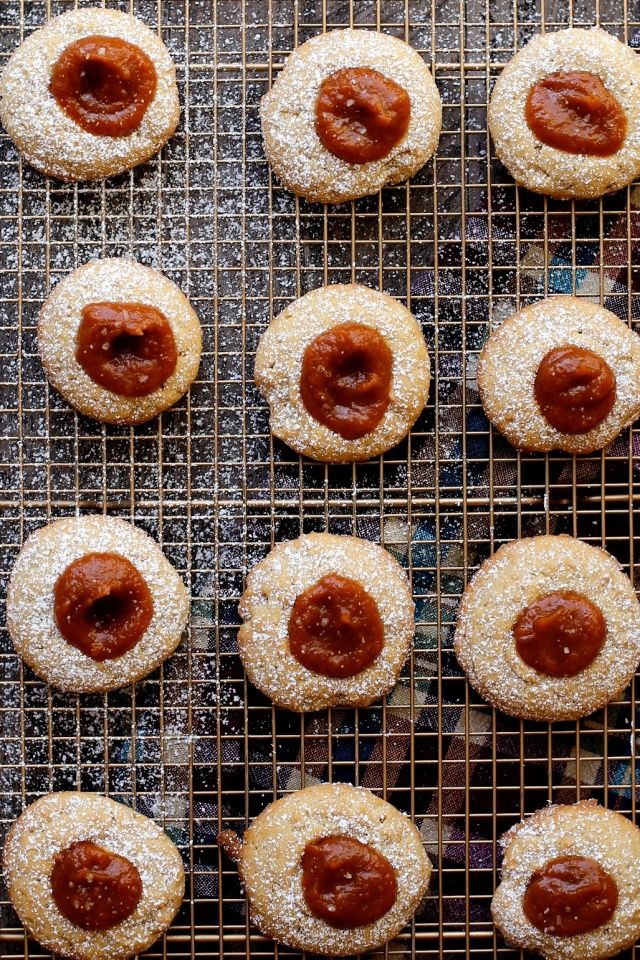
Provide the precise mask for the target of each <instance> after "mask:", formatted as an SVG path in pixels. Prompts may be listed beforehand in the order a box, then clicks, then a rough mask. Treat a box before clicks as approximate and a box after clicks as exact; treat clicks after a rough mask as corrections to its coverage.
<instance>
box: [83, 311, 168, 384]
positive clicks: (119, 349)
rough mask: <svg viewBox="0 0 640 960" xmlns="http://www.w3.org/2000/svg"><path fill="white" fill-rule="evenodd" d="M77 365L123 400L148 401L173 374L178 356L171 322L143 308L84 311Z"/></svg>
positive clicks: (95, 381)
mask: <svg viewBox="0 0 640 960" xmlns="http://www.w3.org/2000/svg"><path fill="white" fill-rule="evenodd" d="M76 360H77V361H78V363H79V364H80V366H81V367H82V369H83V370H84V372H85V373H86V374H87V376H89V377H91V379H92V380H93V382H94V383H97V384H98V386H100V387H104V389H105V390H110V391H111V392H112V393H117V394H118V395H119V396H121V397H147V396H149V394H151V393H154V392H155V391H156V390H159V389H160V387H162V386H163V385H164V384H165V383H166V381H167V380H168V379H169V377H170V376H171V375H172V374H173V373H174V371H175V369H176V365H177V363H178V350H177V347H176V341H175V337H174V336H173V331H172V329H171V325H170V324H169V321H168V320H167V318H166V317H165V316H164V314H162V313H160V311H159V310H156V308H155V307H150V306H146V305H144V304H141V303H89V304H87V306H85V307H83V308H82V319H81V321H80V327H79V329H78V335H77V339H76Z"/></svg>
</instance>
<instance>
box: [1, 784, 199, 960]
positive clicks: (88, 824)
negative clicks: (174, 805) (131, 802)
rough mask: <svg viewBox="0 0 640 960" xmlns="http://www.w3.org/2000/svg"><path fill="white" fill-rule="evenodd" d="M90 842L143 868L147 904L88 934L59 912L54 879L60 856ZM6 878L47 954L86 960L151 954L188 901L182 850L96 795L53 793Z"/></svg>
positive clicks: (22, 838) (30, 818) (8, 855)
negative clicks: (185, 899) (184, 900)
mask: <svg viewBox="0 0 640 960" xmlns="http://www.w3.org/2000/svg"><path fill="white" fill-rule="evenodd" d="M81 840H89V841H92V842H94V843H97V844H98V845H99V846H103V847H104V848H105V849H106V850H108V851H110V852H111V853H117V854H119V855H120V856H123V857H126V858H127V859H128V860H129V861H130V862H131V863H133V864H134V866H135V867H137V869H138V871H139V873H140V878H141V880H142V897H141V899H140V902H139V903H138V905H137V907H136V909H135V910H134V912H133V913H132V914H131V916H130V917H128V918H127V919H126V920H123V921H122V922H121V923H119V924H117V925H116V926H115V927H111V928H110V929H108V930H103V931H85V930H82V929H81V928H80V927H78V926H76V925H75V924H74V923H71V922H70V921H69V920H67V919H66V917H64V916H63V915H62V914H61V913H60V911H59V910H58V908H57V906H56V904H55V902H54V900H53V897H52V894H51V884H50V876H51V870H52V867H53V860H54V857H55V855H56V854H57V853H59V852H60V851H62V850H64V849H66V848H67V847H68V846H70V845H71V844H72V843H76V842H78V841H81ZM4 871H5V875H6V879H7V885H8V889H9V893H10V895H11V899H12V900H13V903H14V906H15V908H16V910H17V912H18V914H19V916H20V919H21V920H22V922H23V923H24V924H25V926H26V927H27V928H28V929H29V931H30V932H31V933H32V934H33V936H35V937H36V939H37V940H38V941H39V942H40V943H41V944H42V945H43V946H44V947H45V948H47V949H50V950H52V951H54V952H56V953H62V954H63V955H65V956H72V957H77V958H79V960H119V958H125V957H129V956H131V955H132V954H133V953H138V952H139V951H141V950H144V949H145V948H146V947H147V946H149V945H150V944H151V943H153V942H154V941H155V940H156V939H157V938H158V937H159V936H160V935H161V934H162V933H163V931H164V930H165V929H166V928H167V927H168V926H169V924H170V923H171V921H172V920H173V918H174V916H175V914H176V912H177V910H178V908H179V906H180V903H181V901H182V897H183V895H184V869H183V866H182V859H181V857H180V854H179V852H178V850H177V849H176V847H175V846H174V845H173V843H172V842H171V841H170V840H169V838H168V837H167V836H166V835H165V834H164V833H163V831H162V830H161V829H160V828H159V827H158V826H157V825H156V824H155V823H154V822H153V821H152V820H149V819H147V818H146V817H144V816H142V815H141V814H139V813H135V812H134V811H133V810H130V809H129V807H126V806H124V805H123V804H121V803H116V802H115V801H114V800H110V799H108V798H107V797H103V796H100V795H98V794H93V793H50V794H48V795H47V796H45V797H42V799H40V800H38V801H36V802H35V803H33V804H32V805H31V806H30V807H28V808H27V809H26V810H25V812H24V813H23V814H22V815H21V817H20V818H19V819H18V820H17V821H16V823H15V824H14V826H13V828H12V831H11V833H10V835H9V837H8V839H7V842H6V844H5V852H4Z"/></svg>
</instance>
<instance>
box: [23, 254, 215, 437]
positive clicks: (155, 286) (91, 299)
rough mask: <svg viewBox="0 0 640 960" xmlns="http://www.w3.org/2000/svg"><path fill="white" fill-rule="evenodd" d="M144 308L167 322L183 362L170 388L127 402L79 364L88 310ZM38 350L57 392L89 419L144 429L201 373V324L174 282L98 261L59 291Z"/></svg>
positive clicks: (46, 314)
mask: <svg viewBox="0 0 640 960" xmlns="http://www.w3.org/2000/svg"><path fill="white" fill-rule="evenodd" d="M101 301H106V302H110V303H142V304H144V305H147V306H152V307H155V308H156V309H157V310H159V311H160V312H161V313H162V314H163V316H165V317H166V319H167V321H168V323H169V325H170V327H171V330H172V333H173V336H174V338H175V341H176V349H177V353H178V361H177V364H176V368H175V370H174V372H173V373H172V374H171V376H170V377H169V378H168V379H167V380H166V382H165V383H164V384H163V385H162V386H161V387H159V388H158V389H157V390H154V391H153V393H150V394H148V396H146V397H123V396H120V395H119V394H117V393H112V392H111V391H110V390H105V388H104V387H101V386H100V385H99V384H97V383H95V382H94V381H93V380H92V379H91V377H90V376H88V374H87V373H85V371H84V370H83V368H82V367H81V366H80V364H79V363H78V361H77V360H76V338H77V334H78V328H79V326H80V322H81V319H82V308H83V307H84V306H86V305H87V304H88V303H99V302H101ZM38 344H39V348H40V353H41V356H42V361H43V363H44V366H45V369H46V371H47V374H48V376H49V379H50V380H51V383H52V384H53V386H54V387H55V388H56V389H57V390H59V391H60V393H61V394H62V395H63V397H64V398H65V399H66V400H67V401H68V402H69V403H71V404H72V405H73V406H74V407H76V408H77V409H79V410H81V411H82V412H83V413H85V414H86V415H87V416H91V417H94V418H95V419H97V420H102V421H104V422H107V423H123V422H124V423H142V422H144V421H145V420H149V419H150V418H151V417H154V416H157V415H158V413H160V412H161V411H162V410H166V409H167V407H170V406H171V405H172V404H174V403H175V402H176V401H177V400H178V399H179V398H180V397H181V396H182V395H183V394H184V393H185V391H186V390H188V389H189V386H190V385H191V383H192V381H193V379H194V377H195V376H196V374H197V372H198V366H199V364H200V355H201V351H202V331H201V328H200V322H199V320H198V318H197V316H196V314H195V313H194V311H193V309H192V307H191V305H190V303H189V301H188V300H187V298H186V297H185V296H184V294H183V293H182V291H181V290H179V289H178V287H177V286H176V285H175V284H174V283H172V282H171V281H170V280H169V279H168V277H165V276H163V275H162V274H161V273H158V271H156V270H152V269H150V268H149V267H145V266H143V265H142V264H140V263H135V262H134V261H132V260H123V259H118V258H114V259H108V260H94V261H91V262H90V263H86V264H84V266H82V267H79V268H78V269H77V270H74V272H73V273H72V274H70V275H69V276H68V277H65V278H64V279H63V280H61V281H60V282H59V283H58V284H57V286H55V287H54V288H53V290H52V291H51V293H50V294H49V296H48V297H47V299H46V300H45V302H44V304H43V307H42V310H41V312H40V322H39V326H38Z"/></svg>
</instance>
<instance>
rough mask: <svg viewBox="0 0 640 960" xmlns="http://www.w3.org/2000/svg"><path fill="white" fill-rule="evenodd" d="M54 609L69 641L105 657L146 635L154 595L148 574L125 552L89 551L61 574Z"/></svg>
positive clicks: (94, 656)
mask: <svg viewBox="0 0 640 960" xmlns="http://www.w3.org/2000/svg"><path fill="white" fill-rule="evenodd" d="M54 613H55V618H56V623H57V624H58V629H59V630H60V633H61V634H62V636H63V637H64V639H65V640H66V641H67V643H70V644H71V645H72V646H73V647H77V648H78V650H81V651H82V652H83V653H84V654H86V656H88V657H91V659H92V660H96V661H98V662H101V661H103V660H113V659H114V658H115V657H121V656H122V655H123V654H124V653H127V651H128V650H132V649H133V647H135V645H136V643H138V641H139V640H141V639H142V636H143V634H144V632H145V630H146V629H147V627H148V626H149V624H150V622H151V618H152V616H153V600H152V597H151V592H150V590H149V587H148V585H147V582H146V580H145V579H144V577H143V576H142V574H141V573H140V571H139V570H138V569H137V568H136V567H134V565H133V564H132V563H131V561H130V560H127V559H126V557H122V556H120V555H119V554H117V553H87V554H85V556H83V557H79V558H78V559H77V560H74V561H73V563H70V564H69V566H68V567H67V568H66V570H64V571H63V572H62V573H61V574H60V576H59V577H58V580H57V581H56V585H55V587H54Z"/></svg>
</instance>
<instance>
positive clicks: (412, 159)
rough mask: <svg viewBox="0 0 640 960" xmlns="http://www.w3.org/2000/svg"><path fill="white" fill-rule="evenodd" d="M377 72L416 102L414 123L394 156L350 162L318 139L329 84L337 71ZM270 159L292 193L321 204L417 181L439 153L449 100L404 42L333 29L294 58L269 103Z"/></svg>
mask: <svg viewBox="0 0 640 960" xmlns="http://www.w3.org/2000/svg"><path fill="white" fill-rule="evenodd" d="M363 67H364V68H369V69H372V70H375V71H377V72H378V73H380V74H382V75H383V76H384V77H386V78H388V79H390V80H392V81H394V82H395V83H396V84H398V85H399V86H400V87H402V88H403V90H404V91H406V93H407V94H408V96H409V100H410V117H409V125H408V128H407V130H406V133H405V135H404V136H403V137H402V139H401V140H400V141H399V142H398V143H397V144H396V145H395V146H393V148H392V149H391V150H390V152H389V153H388V154H387V155H386V156H384V157H382V158H380V159H375V160H369V161H367V162H364V163H350V162H347V161H346V160H344V159H341V158H340V157H339V156H337V155H335V154H334V153H332V152H330V150H328V149H327V147H326V146H325V145H324V144H323V142H322V141H321V139H320V137H319V136H318V134H317V133H316V103H317V99H318V95H319V92H320V88H321V85H322V83H323V81H325V80H326V78H327V77H329V76H331V75H332V74H334V73H335V72H336V71H339V70H345V69H347V68H363ZM261 117H262V134H263V138H264V148H265V153H266V155H267V159H268V160H269V163H270V164H271V167H272V168H273V171H274V173H275V174H276V176H277V177H279V179H280V180H281V181H282V182H283V184H284V185H285V187H286V188H287V189H288V190H291V191H293V193H297V194H299V195H300V196H302V197H306V199H307V200H312V201H316V202H318V203H343V202H345V201H346V200H353V199H355V198H356V197H363V196H367V195H368V194H370V193H377V191H378V190H380V189H381V188H382V187H383V186H384V185H385V184H388V183H399V182H400V181H402V180H406V179H408V178H409V177H411V176H413V174H414V173H416V172H417V171H418V170H419V169H420V168H421V167H422V166H423V165H424V164H425V163H426V162H427V160H429V158H430V157H431V156H433V153H434V151H435V149H436V145H437V143H438V137H439V136H440V129H441V126H442V101H441V100H440V95H439V93H438V89H437V87H436V85H435V82H434V80H433V77H432V76H431V72H430V71H429V68H428V67H427V65H426V63H425V62H424V60H423V59H422V57H421V56H420V55H419V54H418V53H417V52H416V51H415V50H413V49H412V47H410V46H409V45H408V44H406V43H405V42H404V41H402V40H399V39H397V38H396V37H392V36H389V35H388V34H384V33H375V32H374V31H371V30H333V31H331V32H329V33H324V34H319V35H318V36H316V37H312V38H311V40H307V42H306V43H303V44H302V45H301V46H299V47H298V48H297V49H296V50H294V51H293V53H292V54H291V56H290V57H289V58H288V60H287V62H286V64H285V67H284V70H283V71H282V73H281V74H280V75H279V76H278V78H277V79H276V81H275V83H274V84H273V86H272V88H271V90H270V91H269V92H268V93H267V94H266V95H265V96H264V97H263V98H262V104H261Z"/></svg>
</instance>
